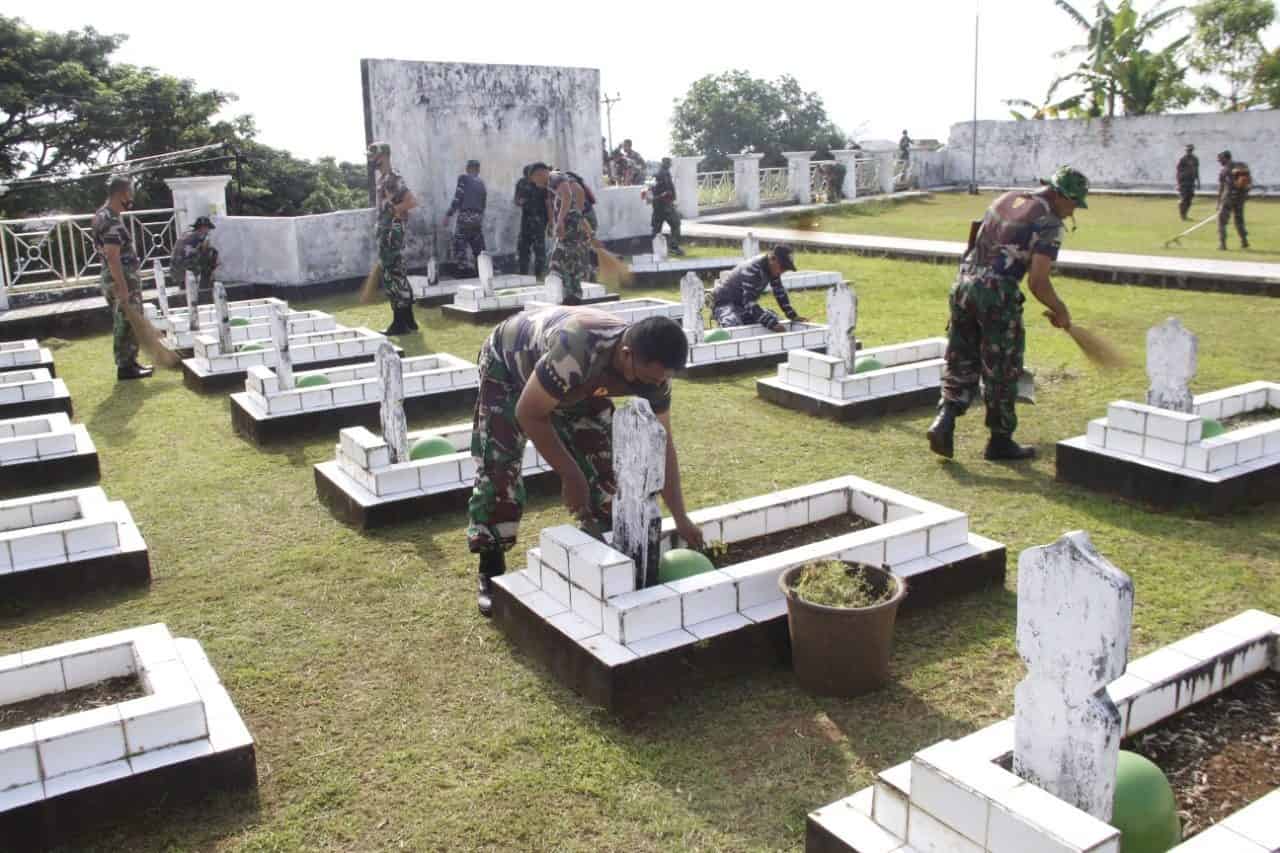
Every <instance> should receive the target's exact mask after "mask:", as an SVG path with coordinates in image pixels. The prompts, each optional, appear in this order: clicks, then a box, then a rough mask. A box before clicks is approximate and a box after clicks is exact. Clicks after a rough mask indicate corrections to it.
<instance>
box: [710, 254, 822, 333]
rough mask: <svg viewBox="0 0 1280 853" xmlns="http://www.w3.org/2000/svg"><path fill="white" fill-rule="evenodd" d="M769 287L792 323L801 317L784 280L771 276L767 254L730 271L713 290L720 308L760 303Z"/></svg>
mask: <svg viewBox="0 0 1280 853" xmlns="http://www.w3.org/2000/svg"><path fill="white" fill-rule="evenodd" d="M766 287H767V288H769V289H770V290H772V291H773V298H774V299H776V300H778V307H779V308H781V309H782V313H783V314H786V315H787V319H788V320H794V319H795V318H796V317H798V316H800V315H799V314H797V313H796V309H794V308H792V307H791V299H790V298H789V297H788V296H787V289H786V288H785V287H783V286H782V279H781V278H773V277H772V276H770V275H769V256H768V255H767V254H764V255H759V256H758V257H755V258H752V259H751V260H749V261H743V262H742V263H740V264H738V265H737V266H736V267H734V268H733V269H732V270H730V271H729V274H728V275H727V276H726V277H725V279H724V281H722V282H720V283H719V284H717V285H716V287H715V290H713V291H712V298H713V299H715V303H716V304H717V305H723V304H732V305H748V304H750V303H753V302H759V301H760V297H761V296H763V295H764V291H765V288H766Z"/></svg>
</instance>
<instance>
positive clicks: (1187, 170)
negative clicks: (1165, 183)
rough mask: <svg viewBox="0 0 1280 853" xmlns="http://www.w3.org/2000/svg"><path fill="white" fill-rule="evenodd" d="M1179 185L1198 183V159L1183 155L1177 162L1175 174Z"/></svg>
mask: <svg viewBox="0 0 1280 853" xmlns="http://www.w3.org/2000/svg"><path fill="white" fill-rule="evenodd" d="M1176 174H1177V176H1178V183H1179V184H1195V183H1199V181H1200V158H1199V157H1197V156H1196V155H1194V154H1184V155H1182V159H1180V160H1179V161H1178V168H1177V172H1176Z"/></svg>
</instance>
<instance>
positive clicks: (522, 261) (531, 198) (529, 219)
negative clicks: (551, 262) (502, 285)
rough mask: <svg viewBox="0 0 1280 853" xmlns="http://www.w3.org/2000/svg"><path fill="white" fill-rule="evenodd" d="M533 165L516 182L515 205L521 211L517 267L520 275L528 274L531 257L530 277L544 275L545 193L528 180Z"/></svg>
mask: <svg viewBox="0 0 1280 853" xmlns="http://www.w3.org/2000/svg"><path fill="white" fill-rule="evenodd" d="M532 168H533V167H532V165H530V166H525V167H524V177H522V178H521V179H520V180H518V181H516V193H515V198H514V201H515V205H516V207H518V208H520V238H519V240H517V241H516V263H517V264H518V266H519V272H520V275H528V274H529V255H530V253H531V252H532V254H533V274H534V275H535V276H537V277H538V278H542V276H543V275H544V274H545V273H546V271H547V191H546V190H544V189H542V188H541V187H539V186H538V185H537V184H535V183H534V182H533V181H531V180H529V172H530V170H531V169H532Z"/></svg>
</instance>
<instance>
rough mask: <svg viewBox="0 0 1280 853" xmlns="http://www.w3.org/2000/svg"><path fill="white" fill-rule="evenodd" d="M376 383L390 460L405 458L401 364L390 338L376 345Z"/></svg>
mask: <svg viewBox="0 0 1280 853" xmlns="http://www.w3.org/2000/svg"><path fill="white" fill-rule="evenodd" d="M377 362H378V383H379V385H380V386H381V388H382V409H381V411H380V412H379V414H380V416H381V420H382V440H383V441H385V442H386V443H387V447H388V449H389V450H390V452H391V461H392V463H396V462H408V461H409V423H408V419H407V418H406V417H405V415H404V365H403V364H401V362H400V356H398V355H396V350H395V347H393V346H392V345H391V342H390V341H383V342H382V343H380V344H379V345H378V354H377Z"/></svg>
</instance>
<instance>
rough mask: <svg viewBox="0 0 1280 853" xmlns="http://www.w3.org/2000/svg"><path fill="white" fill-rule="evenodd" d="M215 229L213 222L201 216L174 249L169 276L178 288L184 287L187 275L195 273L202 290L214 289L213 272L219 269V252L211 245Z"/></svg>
mask: <svg viewBox="0 0 1280 853" xmlns="http://www.w3.org/2000/svg"><path fill="white" fill-rule="evenodd" d="M215 227H216V226H215V225H214V224H213V220H211V219H210V218H209V217H207V216H201V217H199V218H198V219H196V221H195V222H194V223H193V224H192V225H191V230H190V231H188V232H187V233H186V234H184V235H182V239H180V240H178V242H177V244H176V245H175V246H174V247H173V257H172V258H171V259H170V261H169V274H170V275H171V276H172V277H173V279H174V281H175V282H177V284H178V287H182V283H183V281H184V280H185V279H186V274H187V273H188V272H193V273H195V274H196V275H197V276H198V277H199V279H200V288H201V289H202V290H212V289H213V271H214V270H215V269H217V267H218V250H217V249H215V248H213V246H212V245H210V244H209V232H210V231H212V230H213V229H214V228H215Z"/></svg>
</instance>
